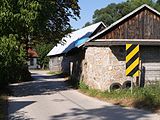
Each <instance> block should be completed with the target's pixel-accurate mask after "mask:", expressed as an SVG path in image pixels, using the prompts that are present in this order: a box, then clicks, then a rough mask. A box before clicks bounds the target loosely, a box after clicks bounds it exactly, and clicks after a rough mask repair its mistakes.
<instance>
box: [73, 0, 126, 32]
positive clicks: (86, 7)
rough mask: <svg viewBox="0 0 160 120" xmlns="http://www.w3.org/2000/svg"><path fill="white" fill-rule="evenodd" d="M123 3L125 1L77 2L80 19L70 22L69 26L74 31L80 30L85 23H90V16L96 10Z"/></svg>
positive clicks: (98, 0)
mask: <svg viewBox="0 0 160 120" xmlns="http://www.w3.org/2000/svg"><path fill="white" fill-rule="evenodd" d="M123 1H126V0H79V2H78V4H79V6H80V8H81V10H80V17H81V19H78V21H75V20H71V22H70V23H71V26H72V27H73V28H74V29H78V28H81V27H83V26H84V25H85V23H86V22H89V21H92V16H93V14H94V11H95V10H96V9H101V8H104V7H106V6H107V5H108V4H110V3H120V2H123Z"/></svg>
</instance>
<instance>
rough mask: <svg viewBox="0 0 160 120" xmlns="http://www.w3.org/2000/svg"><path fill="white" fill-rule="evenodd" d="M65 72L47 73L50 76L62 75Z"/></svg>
mask: <svg viewBox="0 0 160 120" xmlns="http://www.w3.org/2000/svg"><path fill="white" fill-rule="evenodd" d="M62 73H63V72H61V71H57V72H52V71H49V72H47V74H49V75H60V74H62Z"/></svg>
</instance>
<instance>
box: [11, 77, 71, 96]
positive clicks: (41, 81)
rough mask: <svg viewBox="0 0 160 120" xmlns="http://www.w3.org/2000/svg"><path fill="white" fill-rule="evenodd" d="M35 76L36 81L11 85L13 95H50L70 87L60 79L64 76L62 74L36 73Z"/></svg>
mask: <svg viewBox="0 0 160 120" xmlns="http://www.w3.org/2000/svg"><path fill="white" fill-rule="evenodd" d="M33 78H34V79H35V81H31V82H25V83H19V84H12V85H10V89H11V91H12V93H11V96H15V97H22V96H29V95H50V94H54V93H56V92H57V91H62V90H67V89H69V88H70V86H68V85H67V84H66V83H65V81H64V80H59V79H58V78H63V76H61V75H58V76H57V75H52V76H47V75H39V74H34V75H33ZM37 79H38V80H37Z"/></svg>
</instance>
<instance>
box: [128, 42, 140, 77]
mask: <svg viewBox="0 0 160 120" xmlns="http://www.w3.org/2000/svg"><path fill="white" fill-rule="evenodd" d="M126 53H127V54H126V76H132V77H136V76H139V45H133V44H126Z"/></svg>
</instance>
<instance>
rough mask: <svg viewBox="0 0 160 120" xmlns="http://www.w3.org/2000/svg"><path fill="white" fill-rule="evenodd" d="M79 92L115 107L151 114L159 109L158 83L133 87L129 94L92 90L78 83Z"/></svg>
mask: <svg viewBox="0 0 160 120" xmlns="http://www.w3.org/2000/svg"><path fill="white" fill-rule="evenodd" d="M79 90H80V91H81V92H83V93H85V94H87V95H89V96H92V97H96V98H99V99H101V100H105V101H107V102H111V103H113V104H115V105H120V106H129V107H136V108H141V109H146V110H149V111H152V112H157V111H158V110H159V109H160V83H156V84H154V85H148V86H145V87H144V88H139V87H135V88H134V89H133V93H132V94H131V91H130V89H123V90H115V91H111V92H108V91H104V92H102V91H100V90H96V89H92V88H90V87H88V86H87V85H86V84H85V83H84V82H82V81H80V83H79Z"/></svg>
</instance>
